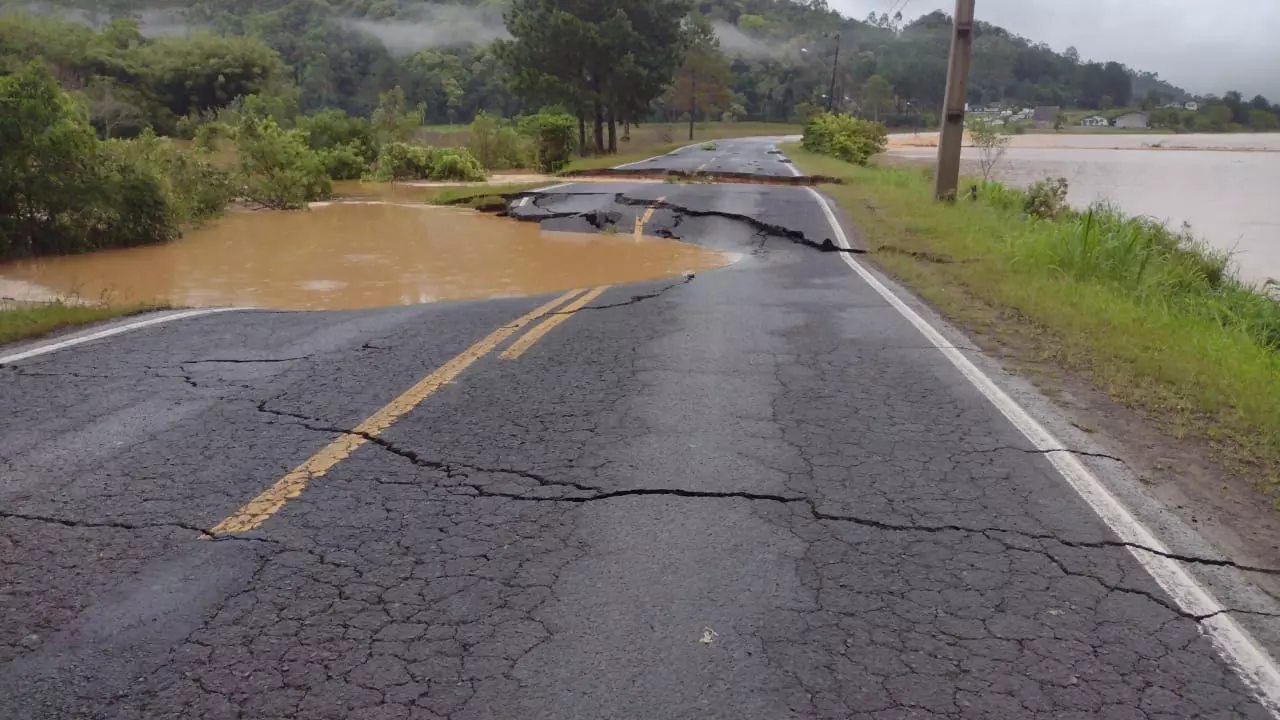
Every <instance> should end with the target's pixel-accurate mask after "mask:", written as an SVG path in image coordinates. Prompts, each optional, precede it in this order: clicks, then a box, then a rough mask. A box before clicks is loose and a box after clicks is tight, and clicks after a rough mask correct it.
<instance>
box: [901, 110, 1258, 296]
mask: <svg viewBox="0 0 1280 720" xmlns="http://www.w3.org/2000/svg"><path fill="white" fill-rule="evenodd" d="M906 137H908V138H909V137H911V136H906ZM934 137H936V135H933V136H926V135H923V134H922V135H921V138H922V142H925V141H927V140H928V139H929V138H934ZM936 152H937V151H936V150H931V149H927V148H911V147H899V148H896V149H894V150H892V151H891V155H892V156H895V157H900V158H910V159H915V160H919V161H921V162H925V163H928V162H931V161H932V160H933V158H934V157H935V153H936ZM964 157H965V159H966V160H969V161H976V158H977V152H976V151H975V150H974V149H973V148H965V150H964ZM996 175H997V177H999V178H1000V179H1001V180H1004V181H1006V182H1010V183H1013V184H1016V185H1022V186H1026V185H1029V184H1031V183H1033V182H1035V181H1037V180H1042V179H1044V178H1045V177H1046V176H1048V177H1065V178H1066V179H1067V181H1068V182H1069V183H1070V194H1069V196H1068V199H1069V200H1070V201H1071V202H1072V203H1073V204H1075V205H1077V206H1080V207H1084V206H1088V205H1090V204H1092V203H1094V202H1099V201H1104V202H1109V203H1114V204H1116V205H1118V206H1119V207H1120V208H1121V209H1122V210H1124V211H1125V212H1127V213H1130V214H1133V215H1147V216H1149V217H1152V218H1155V219H1157V220H1161V221H1163V222H1166V223H1168V224H1169V225H1170V226H1171V227H1174V228H1177V227H1179V226H1181V225H1182V224H1183V223H1187V224H1189V225H1190V226H1191V229H1192V231H1193V232H1194V233H1195V234H1196V235H1198V236H1200V237H1201V238H1203V239H1204V241H1205V242H1206V243H1207V244H1208V245H1209V246H1211V247H1213V248H1215V249H1217V250H1220V251H1222V252H1226V253H1230V254H1231V255H1232V256H1233V262H1234V264H1235V267H1236V270H1237V271H1238V272H1239V273H1240V275H1241V277H1242V278H1244V279H1245V280H1247V281H1249V282H1254V283H1262V282H1266V281H1267V280H1269V279H1271V278H1280V214H1278V213H1277V212H1276V209H1275V206H1276V198H1278V197H1280V134H1274V133H1265V134H1254V133H1240V134H1229V135H1124V134H1090V135H1084V134H1081V135H1071V134H1065V133H1064V134H1061V135H1059V134H1046V135H1017V136H1014V137H1013V138H1012V143H1011V144H1010V147H1009V151H1008V153H1007V155H1006V156H1005V158H1004V159H1003V160H1002V161H1001V162H1000V164H999V165H998V166H997V168H996Z"/></svg>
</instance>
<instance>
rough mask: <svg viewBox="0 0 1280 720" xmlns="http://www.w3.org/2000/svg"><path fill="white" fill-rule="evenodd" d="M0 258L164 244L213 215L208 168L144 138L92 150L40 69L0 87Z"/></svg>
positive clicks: (216, 201)
mask: <svg viewBox="0 0 1280 720" xmlns="http://www.w3.org/2000/svg"><path fill="white" fill-rule="evenodd" d="M0 106H3V107H4V108H5V112H4V113H0V257H13V256H21V255H45V254H52V253H71V252H83V251H88V250H97V249H100V248H108V247H119V246H127V245H138V244H142V243H150V242H162V241H165V240H170V239H172V238H174V237H177V235H178V233H179V231H180V226H181V224H182V223H183V222H186V221H189V220H192V219H197V218H199V217H207V216H209V215H212V214H216V213H217V212H219V211H220V210H221V209H222V207H223V206H224V205H225V199H226V197H227V194H224V193H223V192H221V191H222V190H226V187H225V183H222V182H221V180H222V179H224V178H222V176H219V175H218V174H217V173H216V171H214V170H213V169H212V166H210V165H208V164H207V163H201V162H200V161H199V160H197V159H196V158H195V157H194V156H193V155H191V154H189V153H184V152H182V151H179V150H178V149H176V148H174V147H173V146H172V144H171V143H169V142H168V141H164V140H160V139H158V138H156V137H155V136H154V135H150V134H144V136H143V137H142V138H140V139H138V140H131V141H111V142H107V143H103V142H99V141H98V139H97V137H96V136H95V135H94V132H93V129H92V128H91V127H90V126H89V123H88V119H87V118H86V117H85V115H84V112H83V110H82V109H81V108H80V107H79V106H78V105H77V104H76V103H75V101H74V100H72V99H71V97H70V96H69V95H68V94H67V93H66V92H64V91H63V90H62V89H61V88H60V87H59V86H58V85H57V83H56V82H55V81H54V79H53V78H52V76H50V75H49V72H48V71H47V70H46V69H45V68H44V67H42V66H40V65H30V66H28V67H27V68H25V69H23V70H21V71H20V72H18V73H17V74H15V75H9V76H4V77H0Z"/></svg>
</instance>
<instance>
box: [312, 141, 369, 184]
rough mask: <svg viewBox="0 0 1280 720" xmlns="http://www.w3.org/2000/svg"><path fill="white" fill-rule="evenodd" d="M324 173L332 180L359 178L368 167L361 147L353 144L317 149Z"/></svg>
mask: <svg viewBox="0 0 1280 720" xmlns="http://www.w3.org/2000/svg"><path fill="white" fill-rule="evenodd" d="M318 154H319V155H320V162H321V163H323V164H324V171H325V173H326V174H327V175H328V176H329V177H330V178H331V179H333V180H359V179H360V178H361V177H362V176H364V174H365V172H367V171H368V169H369V164H368V163H367V162H366V161H365V159H364V152H363V149H362V148H361V147H360V146H358V145H355V144H350V145H339V146H337V147H334V148H330V149H327V150H320V151H318Z"/></svg>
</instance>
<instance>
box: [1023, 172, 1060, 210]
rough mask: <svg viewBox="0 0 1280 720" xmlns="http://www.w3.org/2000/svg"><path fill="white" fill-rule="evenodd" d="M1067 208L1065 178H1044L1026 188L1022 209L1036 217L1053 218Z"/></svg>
mask: <svg viewBox="0 0 1280 720" xmlns="http://www.w3.org/2000/svg"><path fill="white" fill-rule="evenodd" d="M1066 208H1067V179H1066V178H1062V177H1060V178H1046V179H1044V180H1039V181H1037V182H1035V183H1032V185H1031V187H1029V188H1027V192H1026V200H1025V201H1024V202H1023V206H1022V210H1023V212H1025V213H1026V214H1028V215H1034V216H1035V217H1038V218H1055V217H1058V216H1059V215H1061V214H1062V211H1063V210H1065V209H1066Z"/></svg>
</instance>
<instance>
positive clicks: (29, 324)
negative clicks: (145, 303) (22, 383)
mask: <svg viewBox="0 0 1280 720" xmlns="http://www.w3.org/2000/svg"><path fill="white" fill-rule="evenodd" d="M155 309H158V308H155V307H97V306H89V305H62V304H57V303H54V304H49V305H31V306H29V307H16V308H6V307H4V306H3V305H0V344H4V343H11V342H16V341H18V340H27V339H30V338H34V337H39V336H41V335H47V334H49V333H51V332H54V331H55V330H61V329H63V328H68V327H74V326H77V325H87V324H88V323H95V322H100V321H102V320H110V319H112V318H117V317H123V316H125V315H134V314H137V313H140V312H145V311H147V310H155Z"/></svg>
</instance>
